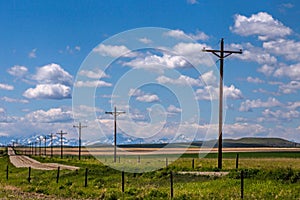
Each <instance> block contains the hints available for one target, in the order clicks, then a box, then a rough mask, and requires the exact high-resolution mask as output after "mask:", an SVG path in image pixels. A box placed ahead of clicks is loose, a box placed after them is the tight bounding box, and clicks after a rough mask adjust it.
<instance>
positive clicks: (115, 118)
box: [105, 106, 125, 162]
mask: <svg viewBox="0 0 300 200" xmlns="http://www.w3.org/2000/svg"><path fill="white" fill-rule="evenodd" d="M124 113H125V112H124V111H117V107H116V106H115V109H114V111H112V112H105V114H111V115H113V116H114V128H115V130H114V162H116V160H117V116H118V115H121V114H124Z"/></svg>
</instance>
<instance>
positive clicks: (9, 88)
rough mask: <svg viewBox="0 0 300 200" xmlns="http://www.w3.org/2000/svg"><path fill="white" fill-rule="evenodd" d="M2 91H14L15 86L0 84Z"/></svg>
mask: <svg viewBox="0 0 300 200" xmlns="http://www.w3.org/2000/svg"><path fill="white" fill-rule="evenodd" d="M0 90H14V86H12V85H8V84H4V83H0Z"/></svg>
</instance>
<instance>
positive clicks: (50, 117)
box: [25, 108, 73, 123]
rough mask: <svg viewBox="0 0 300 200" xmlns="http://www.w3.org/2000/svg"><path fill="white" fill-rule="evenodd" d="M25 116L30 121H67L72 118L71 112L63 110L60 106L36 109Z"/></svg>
mask: <svg viewBox="0 0 300 200" xmlns="http://www.w3.org/2000/svg"><path fill="white" fill-rule="evenodd" d="M25 118H26V119H27V120H29V121H31V122H39V123H55V122H68V121H72V120H73V118H72V112H71V111H64V110H62V108H51V109H49V110H47V111H44V110H37V111H34V112H31V113H29V114H27V115H26V117H25Z"/></svg>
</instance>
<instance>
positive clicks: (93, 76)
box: [78, 69, 109, 79]
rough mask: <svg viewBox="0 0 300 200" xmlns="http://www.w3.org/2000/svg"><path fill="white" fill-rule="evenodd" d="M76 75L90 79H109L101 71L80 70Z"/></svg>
mask: <svg viewBox="0 0 300 200" xmlns="http://www.w3.org/2000/svg"><path fill="white" fill-rule="evenodd" d="M78 74H79V75H81V76H86V77H88V78H91V79H101V78H109V75H107V74H106V73H105V72H104V71H102V70H101V69H94V70H81V71H80V72H79V73H78Z"/></svg>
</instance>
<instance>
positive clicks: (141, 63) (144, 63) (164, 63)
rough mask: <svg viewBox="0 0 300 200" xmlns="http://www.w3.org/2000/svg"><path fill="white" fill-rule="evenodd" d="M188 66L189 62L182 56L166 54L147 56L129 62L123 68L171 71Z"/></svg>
mask: <svg viewBox="0 0 300 200" xmlns="http://www.w3.org/2000/svg"><path fill="white" fill-rule="evenodd" d="M187 64H188V63H187V61H186V60H185V59H184V58H183V57H182V56H172V55H168V54H164V55H163V56H158V55H147V56H146V57H138V58H136V59H133V60H131V61H129V62H125V63H123V66H129V67H134V68H143V69H152V70H153V69H155V70H157V69H159V68H162V67H165V68H171V69H173V68H177V67H186V66H187Z"/></svg>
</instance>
